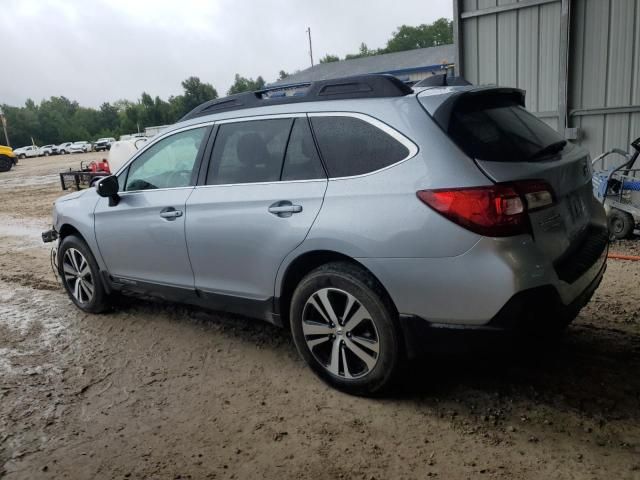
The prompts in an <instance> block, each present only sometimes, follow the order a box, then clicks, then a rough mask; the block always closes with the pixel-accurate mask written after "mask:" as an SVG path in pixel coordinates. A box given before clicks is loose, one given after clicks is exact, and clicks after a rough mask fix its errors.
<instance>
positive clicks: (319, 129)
mask: <svg viewBox="0 0 640 480" xmlns="http://www.w3.org/2000/svg"><path fill="white" fill-rule="evenodd" d="M311 125H312V126H313V131H314V133H315V135H316V139H317V140H318V147H319V148H320V153H321V154H322V158H323V160H324V163H325V165H326V167H327V170H328V173H329V176H330V177H349V176H352V175H362V174H364V173H370V172H373V171H376V170H379V169H381V168H384V167H388V166H389V165H393V164H394V163H397V162H399V161H401V160H403V159H405V158H407V156H408V155H409V150H408V149H407V147H406V146H404V145H403V144H402V143H400V142H399V141H398V140H396V139H395V138H393V137H392V136H391V135H389V134H388V133H386V132H384V131H383V130H381V129H380V128H378V127H376V126H375V125H372V124H371V123H369V122H365V121H364V120H361V119H359V118H355V117H350V116H317V117H316V116H314V117H312V118H311Z"/></svg>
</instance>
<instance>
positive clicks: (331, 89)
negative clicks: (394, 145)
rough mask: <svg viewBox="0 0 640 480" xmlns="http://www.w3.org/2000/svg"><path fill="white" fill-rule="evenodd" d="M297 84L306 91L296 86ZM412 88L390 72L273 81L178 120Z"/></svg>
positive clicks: (379, 95) (201, 107)
mask: <svg viewBox="0 0 640 480" xmlns="http://www.w3.org/2000/svg"><path fill="white" fill-rule="evenodd" d="M301 88H304V89H306V91H302V90H300V89H301ZM292 89H293V90H297V91H296V92H295V94H294V95H289V96H287V95H273V96H269V95H268V94H269V92H274V91H285V90H292ZM301 92H302V93H301ZM412 92H413V90H412V89H411V87H409V86H408V85H405V84H404V83H403V82H402V81H401V80H399V79H398V78H396V77H394V76H392V75H379V74H375V75H357V76H353V77H344V78H336V79H332V80H320V81H316V82H309V83H297V84H289V85H284V86H280V85H277V86H273V87H269V88H265V89H263V90H258V91H255V92H244V93H238V94H236V95H230V96H228V97H224V98H218V99H215V100H210V101H208V102H205V103H203V104H202V105H199V106H197V107H196V108H194V109H193V110H191V111H190V112H189V113H187V114H186V115H185V116H184V117H182V118H181V119H180V121H184V120H189V119H192V118H197V117H201V116H203V115H210V114H213V113H218V112H228V111H231V110H241V109H243V108H253V107H263V106H268V105H282V104H289V103H304V102H317V101H322V100H346V99H351V98H383V97H403V96H405V95H408V94H410V93H412Z"/></svg>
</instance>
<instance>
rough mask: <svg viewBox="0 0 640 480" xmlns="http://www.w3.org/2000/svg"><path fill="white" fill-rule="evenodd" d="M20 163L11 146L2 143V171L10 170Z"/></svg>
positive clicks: (0, 149)
mask: <svg viewBox="0 0 640 480" xmlns="http://www.w3.org/2000/svg"><path fill="white" fill-rule="evenodd" d="M17 163H18V157H16V155H15V154H14V153H13V150H12V149H11V147H7V146H5V145H0V172H8V171H9V170H11V167H13V166H14V165H15V164H17Z"/></svg>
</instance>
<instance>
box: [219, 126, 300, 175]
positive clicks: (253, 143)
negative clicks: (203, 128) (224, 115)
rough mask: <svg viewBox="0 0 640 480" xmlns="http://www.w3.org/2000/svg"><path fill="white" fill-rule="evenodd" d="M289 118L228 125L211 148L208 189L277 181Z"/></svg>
mask: <svg viewBox="0 0 640 480" xmlns="http://www.w3.org/2000/svg"><path fill="white" fill-rule="evenodd" d="M292 122H293V120H292V119H290V118H279V119H272V120H255V121H250V122H238V123H227V124H223V125H221V126H220V129H219V130H218V134H217V136H216V141H215V144H214V146H213V153H212V156H211V158H212V162H211V167H210V168H209V172H208V174H207V184H208V185H224V184H233V183H254V182H274V181H278V180H280V172H281V169H282V161H283V159H284V154H285V147H286V145H287V139H288V137H289V132H290V131H291V124H292Z"/></svg>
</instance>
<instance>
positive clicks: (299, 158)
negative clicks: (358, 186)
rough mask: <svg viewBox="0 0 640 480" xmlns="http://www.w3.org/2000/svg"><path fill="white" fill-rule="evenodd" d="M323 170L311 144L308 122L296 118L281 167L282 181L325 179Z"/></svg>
mask: <svg viewBox="0 0 640 480" xmlns="http://www.w3.org/2000/svg"><path fill="white" fill-rule="evenodd" d="M325 177H326V175H325V173H324V168H322V163H321V162H320V157H319V156H318V152H317V150H316V146H315V144H314V142H313V136H312V135H311V129H310V128H309V121H308V120H307V119H306V118H296V120H295V123H294V124H293V130H292V131H291V136H290V137H289V144H288V145H287V154H286V156H285V158H284V165H283V167H282V180H311V179H314V178H325Z"/></svg>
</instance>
